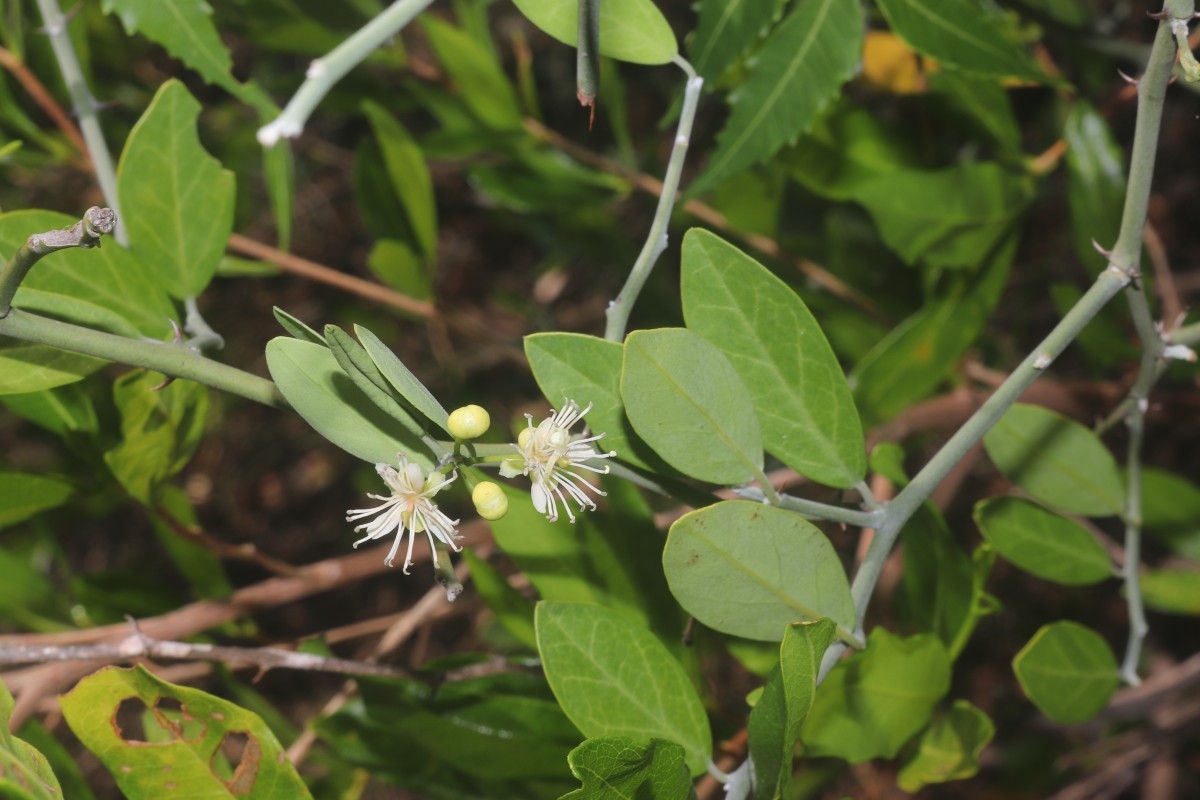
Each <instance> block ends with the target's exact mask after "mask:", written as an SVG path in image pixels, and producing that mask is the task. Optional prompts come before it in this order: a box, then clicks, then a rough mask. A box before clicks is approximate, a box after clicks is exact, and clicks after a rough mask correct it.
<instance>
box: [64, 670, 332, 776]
mask: <svg viewBox="0 0 1200 800" xmlns="http://www.w3.org/2000/svg"><path fill="white" fill-rule="evenodd" d="M138 701H140V704H141V705H144V707H145V708H146V709H147V710H148V712H149V714H148V720H149V724H148V725H147V730H146V735H147V738H150V737H151V736H152V735H153V736H155V737H156V738H157V739H159V740H158V741H154V742H153V746H148V743H147V741H143V740H138V739H132V738H130V737H131V734H128V733H126V732H125V731H123V730H122V729H121V727H120V724H119V722H118V718H117V711H118V709H119V708H120V707H121V705H122V704H123V703H128V702H138ZM164 701H166V702H164ZM59 703H60V705H61V706H62V712H63V717H64V718H65V719H66V720H67V724H68V725H70V726H71V731H72V732H73V733H74V734H75V735H76V736H77V737H78V738H79V740H80V741H81V742H83V744H84V745H85V746H86V747H87V748H88V749H89V750H91V751H92V752H93V753H94V754H96V756H97V757H98V758H99V759H100V760H101V761H102V762H103V763H104V766H105V767H107V768H108V770H109V772H111V773H112V776H113V778H114V779H116V782H117V785H118V786H119V787H120V788H121V791H122V792H123V793H124V794H125V796H126V797H131V798H143V797H170V796H172V795H178V794H179V793H180V792H183V791H186V793H187V795H188V796H189V797H196V798H213V799H214V800H215V798H226V797H246V798H250V800H254V799H255V798H264V799H265V798H272V797H294V798H307V797H311V795H310V794H309V792H308V789H307V788H306V787H305V785H304V782H303V781H302V780H301V779H300V776H299V775H298V774H297V773H296V768H295V767H294V766H292V763H291V762H290V761H289V760H288V759H287V756H286V755H285V753H284V750H283V747H282V746H281V745H280V744H279V740H278V739H276V738H275V734H273V733H271V730H270V729H269V728H268V727H267V726H266V725H265V724H264V723H263V721H262V720H261V719H260V718H259V717H257V716H256V715H254V714H252V713H250V712H249V711H247V710H245V709H244V708H240V707H238V706H236V705H234V704H233V703H230V702H229V701H227V700H222V699H220V698H218V697H214V696H213V695H210V694H206V693H205V692H202V691H200V690H199V689H191V688H187V687H184V686H175V685H173V684H170V683H167V682H166V681H163V680H161V679H159V678H157V677H155V676H154V675H153V674H152V673H150V672H149V671H148V670H146V669H145V668H144V667H141V666H137V667H134V668H132V669H120V668H117V667H106V668H104V669H102V670H100V671H99V672H96V673H94V674H92V675H91V676H89V677H87V678H84V679H83V680H82V681H80V682H79V684H78V685H76V687H75V688H74V689H72V690H71V691H70V692H68V693H67V694H65V695H62V696H61V697H60V698H59ZM173 704H176V707H177V708H178V709H182V711H178V710H172V709H171V706H172V705H173ZM227 738H230V739H232V741H233V742H235V743H237V742H240V743H242V744H243V750H242V755H241V759H240V761H239V762H238V763H237V764H236V765H235V768H234V769H233V771H232V774H228V775H222V774H220V772H219V771H218V769H217V767H218V764H219V762H220V760H221V759H220V756H218V754H219V753H220V752H221V748H222V745H223V744H224V743H225V742H226V739H227Z"/></svg>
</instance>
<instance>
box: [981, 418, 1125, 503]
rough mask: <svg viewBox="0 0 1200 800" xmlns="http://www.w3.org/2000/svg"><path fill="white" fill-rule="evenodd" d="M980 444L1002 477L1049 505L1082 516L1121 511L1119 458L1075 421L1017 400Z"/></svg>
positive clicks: (1094, 435) (1122, 488)
mask: <svg viewBox="0 0 1200 800" xmlns="http://www.w3.org/2000/svg"><path fill="white" fill-rule="evenodd" d="M983 444H984V447H985V448H986V449H987V453H988V456H990V457H991V459H992V463H993V464H995V465H996V468H997V469H999V470H1000V471H1001V472H1002V473H1004V476H1005V477H1006V478H1008V479H1009V480H1010V481H1012V482H1013V483H1015V484H1017V485H1018V486H1020V487H1021V488H1022V489H1024V490H1025V491H1027V492H1029V494H1030V495H1032V496H1033V497H1035V498H1036V499H1038V500H1041V501H1042V502H1043V503H1046V504H1047V505H1050V506H1053V507H1055V508H1061V509H1062V510H1064V511H1070V512H1073V513H1075V514H1082V515H1084V516H1085V517H1109V516H1114V515H1120V514H1122V513H1123V512H1124V509H1125V486H1124V484H1123V483H1122V482H1121V473H1120V471H1119V470H1118V469H1117V462H1116V461H1115V460H1114V459H1113V457H1112V453H1110V452H1109V451H1108V448H1107V447H1105V446H1104V443H1103V442H1101V441H1100V437H1098V436H1096V434H1094V433H1092V432H1091V431H1090V430H1088V429H1087V428H1085V427H1083V426H1082V425H1080V424H1079V423H1078V422H1075V421H1074V420H1070V419H1067V418H1066V417H1064V416H1062V415H1061V414H1058V413H1056V412H1054V411H1051V410H1049V409H1047V408H1042V407H1040V406H1031V405H1025V404H1023V403H1017V404H1015V405H1014V406H1013V407H1012V408H1010V409H1009V410H1008V411H1007V412H1006V413H1005V415H1004V416H1003V417H1001V418H1000V421H999V422H997V423H996V426H995V427H994V428H992V430H990V431H988V433H987V435H986V436H984V437H983Z"/></svg>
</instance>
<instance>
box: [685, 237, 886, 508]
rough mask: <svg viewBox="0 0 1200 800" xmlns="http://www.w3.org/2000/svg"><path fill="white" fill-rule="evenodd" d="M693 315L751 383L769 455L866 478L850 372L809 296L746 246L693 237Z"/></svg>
mask: <svg viewBox="0 0 1200 800" xmlns="http://www.w3.org/2000/svg"><path fill="white" fill-rule="evenodd" d="M682 284H683V285H682V294H683V315H684V318H685V319H686V320H687V325H688V329H689V330H692V331H695V332H696V333H698V334H700V335H701V336H703V337H704V338H705V339H707V340H708V341H709V342H710V343H711V344H713V345H714V346H716V347H718V348H720V350H721V352H723V353H724V354H725V355H726V356H727V357H728V358H729V361H730V363H731V364H733V368H734V369H735V370H737V373H738V375H740V376H741V378H742V380H743V381H745V383H746V387H747V388H748V389H749V390H750V398H751V399H752V400H753V401H754V409H755V411H757V412H758V419H759V422H760V423H761V424H762V434H763V438H764V439H765V440H766V441H767V443H768V448H767V449H768V450H770V451H771V453H773V454H774V455H775V456H777V457H778V458H779V459H780V460H781V461H783V462H784V463H785V464H787V465H788V466H789V467H792V468H793V469H795V470H796V471H797V472H799V473H800V474H802V475H805V476H807V477H809V478H812V479H813V480H815V481H818V482H820V483H824V484H826V485H828V486H837V487H839V488H845V487H849V486H853V485H854V484H856V483H858V482H859V481H861V480H862V478H863V475H864V474H865V472H866V461H867V459H866V448H865V446H864V444H863V432H862V423H861V422H860V421H859V418H858V411H857V410H856V409H855V407H854V398H853V396H852V395H851V394H850V386H849V385H848V384H847V383H846V376H845V375H844V374H843V373H842V368H841V366H840V365H839V364H838V361H837V357H836V356H834V354H833V348H831V347H830V346H829V342H828V340H827V339H826V338H825V334H824V333H823V332H822V331H821V326H820V325H818V324H817V321H816V319H814V318H813V315H812V313H811V312H810V311H809V310H808V307H807V306H805V305H804V302H803V301H802V300H801V299H800V297H799V295H797V294H796V292H795V291H794V290H793V289H792V288H791V287H790V286H788V285H787V284H785V283H784V282H783V281H781V280H780V279H779V278H777V277H775V276H774V275H772V274H771V272H770V271H769V270H768V269H767V268H766V267H764V266H763V265H762V264H759V263H758V262H757V261H755V260H754V259H753V258H751V257H750V256H748V255H746V254H745V253H743V252H742V251H741V250H739V249H738V248H736V247H734V246H733V245H731V244H729V243H728V242H726V241H724V240H722V239H721V238H720V237H718V236H716V235H714V234H712V233H709V232H708V231H705V230H700V229H698V228H693V229H692V230H690V231H688V233H687V235H686V236H685V237H684V239H683V277H682Z"/></svg>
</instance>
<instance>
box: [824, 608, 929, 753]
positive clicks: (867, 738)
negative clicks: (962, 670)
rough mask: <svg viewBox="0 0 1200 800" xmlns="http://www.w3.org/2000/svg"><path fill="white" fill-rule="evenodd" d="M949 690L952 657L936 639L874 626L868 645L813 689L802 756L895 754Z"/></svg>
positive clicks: (834, 669)
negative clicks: (901, 633)
mask: <svg viewBox="0 0 1200 800" xmlns="http://www.w3.org/2000/svg"><path fill="white" fill-rule="evenodd" d="M949 688H950V659H949V657H948V656H947V655H946V648H945V647H943V646H942V643H941V642H940V641H938V639H937V638H936V637H934V636H928V635H921V636H912V637H909V638H900V637H897V636H893V635H892V634H890V633H888V632H887V631H886V630H884V629H883V628H875V629H874V630H873V631H871V636H870V639H869V640H868V642H867V649H866V650H865V651H863V652H859V653H855V654H854V655H852V656H850V657H849V658H847V659H843V660H842V661H840V662H838V665H837V666H836V667H834V668H833V671H831V672H830V673H829V676H828V677H827V678H826V679H825V682H824V683H823V684H821V688H820V689H819V690H818V691H817V698H816V700H815V701H814V702H813V707H812V710H811V711H809V713H808V719H807V720H805V723H804V730H803V731H802V735H801V741H802V742H803V743H804V752H805V755H806V756H836V757H837V758H841V759H845V760H846V761H849V762H850V763H852V764H858V763H861V762H863V761H869V760H870V759H872V758H894V757H895V756H896V754H897V753H898V752H899V751H900V748H901V747H902V746H903V745H904V743H905V742H907V741H908V740H909V739H910V738H912V736H913V735H914V734H915V733H916V732H917V731H919V730H921V728H923V727H925V723H926V722H927V721H928V720H929V717H930V714H931V713H932V711H933V707H934V706H935V705H936V704H937V702H938V701H939V700H941V699H942V697H944V696H945V694H946V692H947V691H948V690H949Z"/></svg>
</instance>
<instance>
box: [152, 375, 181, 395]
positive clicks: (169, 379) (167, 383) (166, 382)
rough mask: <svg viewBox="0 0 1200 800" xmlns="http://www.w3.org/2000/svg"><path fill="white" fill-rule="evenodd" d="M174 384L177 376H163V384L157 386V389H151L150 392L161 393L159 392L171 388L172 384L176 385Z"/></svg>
mask: <svg viewBox="0 0 1200 800" xmlns="http://www.w3.org/2000/svg"><path fill="white" fill-rule="evenodd" d="M174 382H175V376H174V375H164V376H163V379H162V383H160V384H159V385H158V386H155V387H153V388H151V389H150V391H152V392H157V391H159V390H161V389H165V388H167V387H168V386H170V385H171V384H172V383H174Z"/></svg>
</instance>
